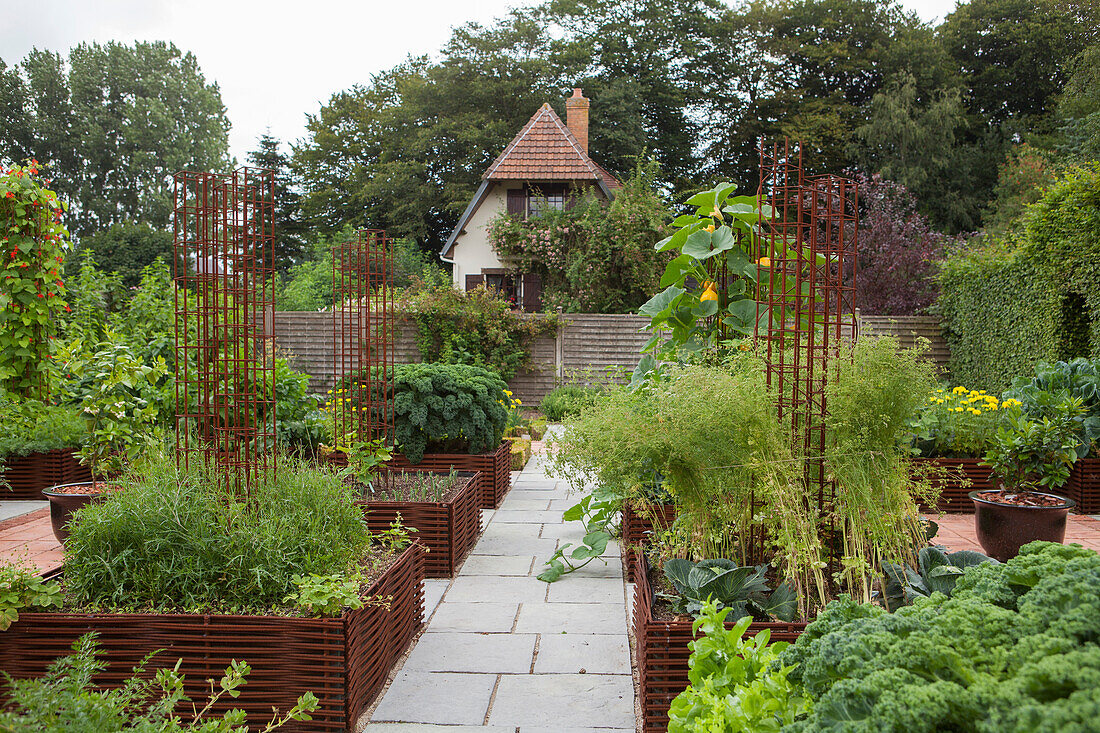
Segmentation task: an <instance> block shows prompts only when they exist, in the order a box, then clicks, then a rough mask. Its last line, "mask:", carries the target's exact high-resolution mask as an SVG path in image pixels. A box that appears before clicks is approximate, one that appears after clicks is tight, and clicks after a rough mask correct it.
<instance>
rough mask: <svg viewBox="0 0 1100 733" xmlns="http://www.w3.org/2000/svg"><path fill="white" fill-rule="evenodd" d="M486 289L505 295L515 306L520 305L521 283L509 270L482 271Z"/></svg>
mask: <svg viewBox="0 0 1100 733" xmlns="http://www.w3.org/2000/svg"><path fill="white" fill-rule="evenodd" d="M481 272H482V273H483V274H484V276H485V287H486V288H488V289H490V290H496V291H498V292H500V293H503V294H504V297H505V298H506V299H507V300H508V302H509V303H511V304H512V305H513V306H516V304H517V303H519V283H518V282H517V278H516V276H515V274H514V273H512V272H510V271H508V270H488V269H485V270H482V271H481Z"/></svg>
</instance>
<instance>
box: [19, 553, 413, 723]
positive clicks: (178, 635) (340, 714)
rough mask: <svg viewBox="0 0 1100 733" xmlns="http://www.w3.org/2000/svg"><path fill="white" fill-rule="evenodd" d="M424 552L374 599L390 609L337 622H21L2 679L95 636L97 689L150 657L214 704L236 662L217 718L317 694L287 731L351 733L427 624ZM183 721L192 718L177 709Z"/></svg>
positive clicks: (53, 618)
mask: <svg viewBox="0 0 1100 733" xmlns="http://www.w3.org/2000/svg"><path fill="white" fill-rule="evenodd" d="M422 578H423V550H422V549H421V548H420V547H419V546H415V545H414V546H412V547H410V548H408V549H407V550H405V551H404V552H403V553H402V554H401V555H400V556H399V557H398V558H397V559H396V561H395V562H394V563H393V564H392V565H391V566H390V568H389V569H387V571H386V572H385V573H384V574H383V575H382V577H381V578H379V579H378V581H376V582H375V583H374V584H373V585H372V586H371V587H370V589H369V590H368V593H369V594H370V595H373V596H379V597H386V596H388V597H390V599H391V600H390V606H389V608H388V609H387V608H383V607H381V606H378V605H368V606H365V607H363V608H360V609H356V610H353V611H347V612H345V613H344V614H342V615H341V616H339V617H337V618H299V617H291V616H240V615H228V614H226V615H220V614H110V613H63V612H61V613H24V614H22V615H21V616H20V618H19V621H17V622H16V623H14V624H12V626H11V627H10V628H9V629H8V630H7V631H6V632H4V633H3V635H0V669H3V670H4V671H6V672H7V673H8V674H10V675H12V676H13V677H15V678H28V677H37V676H40V675H42V674H43V673H44V672H45V671H46V668H47V667H48V666H49V664H50V663H51V662H53V661H54V660H55V659H56V658H58V657H63V656H66V655H68V654H70V653H71V645H72V643H73V641H75V640H76V639H77V638H78V637H79V636H81V635H83V634H85V633H87V632H89V631H97V632H98V633H99V640H100V645H101V650H102V657H101V658H102V659H103V660H104V661H106V662H108V663H109V665H110V666H109V667H108V669H107V670H106V671H104V672H103V673H102V674H100V675H97V676H96V678H95V681H96V684H97V685H103V686H118V685H120V684H122V682H123V681H124V680H125V679H127V678H128V677H129V676H130V674H131V670H132V668H133V667H134V665H135V664H137V663H138V662H139V661H140V660H141V659H142V658H143V657H144V656H145V655H146V654H148V653H149V652H152V651H155V650H158V649H163V650H164V651H162V652H161V653H160V654H158V655H157V656H156V657H154V659H153V662H152V663H151V664H150V665H149V667H148V669H147V672H148V673H149V674H153V673H154V670H155V669H157V668H159V667H166V666H171V665H174V664H175V661H176V659H177V658H180V659H182V660H183V662H182V663H181V665H180V672H182V673H183V674H184V675H186V683H185V688H184V689H185V692H186V694H187V695H188V696H189V697H191V698H193V699H195V700H202V699H205V698H206V696H207V695H208V694H209V683H208V682H207V680H208V679H209V678H216V677H218V676H220V675H221V674H222V673H223V671H224V669H225V667H227V666H229V663H230V661H231V660H233V659H237V660H244V661H247V662H248V663H249V665H250V666H251V667H252V673H251V674H250V675H249V677H248V684H246V685H245V686H244V687H243V688H241V695H240V697H238V698H236V699H226V700H225V701H222V702H221V703H220V704H219V705H218V706H216V707H215V711H216V712H224V711H226V710H228V709H231V708H241V709H243V710H245V711H246V712H247V713H248V715H249V722H250V723H252V724H254V725H255V724H257V723H261V722H262V723H266V722H267V721H268V720H270V718H271V708H272V706H276V707H278V708H279V709H280V710H283V711H285V710H288V709H289V708H290V707H291V706H293V705H294V702H295V701H296V700H297V698H298V696H299V695H301V694H303V693H305V692H306V691H312V692H313V693H314V694H315V695H316V696H317V698H318V701H319V703H320V705H319V708H318V710H317V711H316V712H315V713H313V714H312V717H313V720H312V721H310V722H308V723H305V724H291V725H288V726H286V727H285V728H284V730H287V731H354V730H355V723H356V719H357V717H358V715H359V713H360V712H361V711H362V710H363V709H364V708H365V707H366V706H367V705H368V704H369V703H370V702H371V700H372V699H373V697H374V696H375V695H376V694H377V693H378V691H379V690H380V689H381V686H382V684H383V683H384V682H385V680H386V677H387V675H388V673H389V670H390V668H391V667H392V666H393V664H394V662H395V661H396V660H397V659H398V658H399V657H400V655H401V654H402V652H403V651H404V648H405V647H406V646H407V645H408V643H409V641H410V640H411V639H412V637H413V636H414V635H415V634H416V632H417V631H418V630H419V628H420V626H421V625H422V623H423V593H424V590H423V582H422ZM179 712H180V713H181V714H186V712H187V711H185V710H183V709H181V710H180V711H179Z"/></svg>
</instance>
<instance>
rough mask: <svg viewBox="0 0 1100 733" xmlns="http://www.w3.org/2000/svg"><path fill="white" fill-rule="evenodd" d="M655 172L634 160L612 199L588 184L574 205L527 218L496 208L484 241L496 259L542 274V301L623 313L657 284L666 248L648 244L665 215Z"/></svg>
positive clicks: (662, 231) (661, 230)
mask: <svg viewBox="0 0 1100 733" xmlns="http://www.w3.org/2000/svg"><path fill="white" fill-rule="evenodd" d="M657 173H658V171H657V170H656V167H655V165H653V164H649V165H646V164H639V165H638V166H636V167H635V169H634V171H633V173H632V174H631V176H630V177H629V178H628V179H627V180H626V181H624V182H623V187H622V188H621V189H620V190H619V191H617V192H616V194H615V198H614V200H613V201H611V202H610V203H609V202H607V201H604V200H602V199H601V198H600V197H598V196H597V195H596V194H595V193H594V192H592V191H589V192H588V193H587V194H586V195H582V196H581V197H579V200H577V201H575V202H574V205H573V206H571V207H569V208H566V209H563V210H556V209H549V210H546V211H543V212H541V214H540V215H539V216H532V217H530V218H527V219H523V218H521V217H518V216H515V215H509V214H501V215H500V216H498V217H497V218H495V219H493V220H492V221H491V222H490V223H489V227H488V233H489V241H490V243H491V244H492V246H493V249H494V250H495V251H496V252H497V254H498V255H499V256H500V258H501V260H503V261H507V262H511V263H515V264H516V267H517V270H518V271H520V272H524V273H535V274H537V275H538V276H539V277H540V278H541V281H542V286H543V295H542V297H543V302H544V303H546V305H547V306H548V307H550V308H554V307H560V308H562V309H563V310H565V311H566V312H574V313H577V312H579V313H629V312H631V311H633V310H634V309H635V308H637V307H638V306H640V305H641V304H642V303H644V302H646V300H648V299H649V296H650V295H652V294H653V293H655V292H656V291H657V290H658V289H659V288H660V281H661V278H660V273H661V268H662V266H663V265H664V264H665V263H666V262H667V261H668V260H669V259H671V258H670V256H669V255H667V254H664V253H657V252H654V251H653V249H654V247H653V245H654V244H656V243H657V241H658V240H660V239H661V238H662V237H664V236H665V235H666V234H667V232H668V229H669V227H668V224H667V221H668V219H669V218H670V217H669V214H668V211H667V209H666V208H665V206H664V203H663V202H662V201H661V198H660V196H659V195H658V194H657V192H656V190H655V184H654V180H655V177H656V175H657Z"/></svg>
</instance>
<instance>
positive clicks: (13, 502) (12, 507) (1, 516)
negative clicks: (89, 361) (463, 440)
mask: <svg viewBox="0 0 1100 733" xmlns="http://www.w3.org/2000/svg"><path fill="white" fill-rule="evenodd" d="M49 506H50V502H48V501H33V500H30V499H4V500H3V501H0V521H3V520H5V519H11V518H12V517H21V516H23V515H24V514H30V513H31V512H36V511H38V510H39V509H48V508H49ZM539 508H540V509H545V508H546V502H543V505H542V506H541V507H539Z"/></svg>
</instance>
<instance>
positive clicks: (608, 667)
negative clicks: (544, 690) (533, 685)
mask: <svg viewBox="0 0 1100 733" xmlns="http://www.w3.org/2000/svg"><path fill="white" fill-rule="evenodd" d="M544 673H559V674H561V673H564V674H630V642H629V641H628V640H627V638H626V634H624V633H622V631H621V630H620V631H619V633H618V634H546V635H544V636H542V637H540V639H539V655H538V657H537V658H536V659H535V674H544Z"/></svg>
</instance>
